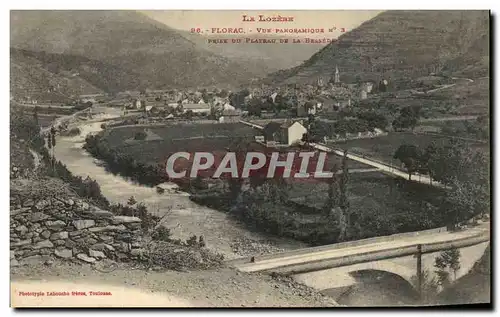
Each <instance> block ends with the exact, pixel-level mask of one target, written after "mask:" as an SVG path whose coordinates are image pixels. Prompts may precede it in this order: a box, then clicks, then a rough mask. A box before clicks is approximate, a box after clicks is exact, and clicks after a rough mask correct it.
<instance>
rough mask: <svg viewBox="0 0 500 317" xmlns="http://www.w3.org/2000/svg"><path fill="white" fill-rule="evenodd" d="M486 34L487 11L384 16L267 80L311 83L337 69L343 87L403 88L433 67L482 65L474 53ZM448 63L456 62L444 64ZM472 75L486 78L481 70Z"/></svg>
mask: <svg viewBox="0 0 500 317" xmlns="http://www.w3.org/2000/svg"><path fill="white" fill-rule="evenodd" d="M488 28H489V17H488V12H487V11H468V12H464V11H386V12H383V13H381V14H380V15H378V16H376V17H375V18H373V19H371V20H369V21H367V22H365V23H363V24H362V25H360V26H359V27H358V28H356V29H354V30H352V31H350V32H348V33H346V34H344V35H342V36H341V37H340V38H339V39H338V41H336V42H334V43H332V44H330V45H328V46H326V47H325V48H323V49H322V50H321V51H319V52H318V53H316V54H315V55H313V56H312V57H311V58H310V59H309V60H308V61H306V62H305V63H303V64H302V65H300V66H298V67H295V68H292V69H289V70H285V71H282V72H277V73H275V74H273V75H272V76H270V79H272V80H275V81H280V82H283V83H294V82H305V81H311V80H314V79H315V78H317V76H320V75H321V76H330V75H331V74H332V72H333V70H334V69H335V65H338V66H339V69H340V71H341V75H342V80H343V81H344V82H353V81H354V79H355V77H356V76H357V75H360V76H361V77H362V78H363V80H380V78H382V76H383V77H385V78H389V79H390V81H391V82H393V84H394V85H395V86H396V87H398V86H401V87H402V86H404V85H405V83H404V80H406V79H408V78H412V77H419V76H423V75H427V74H429V73H430V72H431V71H432V67H431V66H433V65H437V64H441V65H443V66H444V65H446V67H445V70H446V71H447V72H449V73H452V74H454V73H457V72H459V71H460V68H461V67H464V65H463V64H462V63H460V62H458V61H459V60H460V59H461V60H463V61H467V62H468V63H471V64H474V65H475V64H476V63H480V62H481V61H483V60H485V58H487V56H488V52H487V51H485V50H484V49H482V50H476V49H474V47H477V46H478V45H479V44H481V45H482V46H484V42H486V41H487V40H488V36H487V35H488V34H489V29H488ZM478 41H479V42H478ZM485 55H486V56H485ZM457 58H458V59H457ZM452 60H457V62H450V63H448V62H449V61H452ZM447 63H448V64H447ZM466 65H468V64H466ZM372 68H373V70H372ZM475 75H476V76H479V75H481V76H485V75H487V73H486V72H485V71H484V70H483V71H481V72H477V73H475ZM401 80H402V81H401Z"/></svg>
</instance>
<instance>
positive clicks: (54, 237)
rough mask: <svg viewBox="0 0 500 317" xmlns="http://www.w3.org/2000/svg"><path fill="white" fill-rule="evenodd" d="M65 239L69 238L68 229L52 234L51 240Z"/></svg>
mask: <svg viewBox="0 0 500 317" xmlns="http://www.w3.org/2000/svg"><path fill="white" fill-rule="evenodd" d="M64 239H68V232H67V231H61V232H56V233H53V234H52V235H51V236H50V240H64Z"/></svg>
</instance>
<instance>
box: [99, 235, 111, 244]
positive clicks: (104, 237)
mask: <svg viewBox="0 0 500 317" xmlns="http://www.w3.org/2000/svg"><path fill="white" fill-rule="evenodd" d="M99 240H101V241H102V242H104V243H112V242H113V237H110V236H108V235H105V234H101V235H99Z"/></svg>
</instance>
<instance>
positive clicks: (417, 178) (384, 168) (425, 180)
mask: <svg viewBox="0 0 500 317" xmlns="http://www.w3.org/2000/svg"><path fill="white" fill-rule="evenodd" d="M239 122H240V123H243V124H245V125H248V126H251V127H254V128H256V129H261V130H262V129H263V127H262V126H260V125H258V124H255V123H251V122H248V121H243V120H240V121H239ZM309 145H310V146H312V147H313V148H315V149H317V150H320V151H324V152H329V153H334V154H336V155H339V156H344V151H343V150H336V149H331V148H329V147H327V146H326V145H323V144H317V143H309ZM347 158H349V159H351V160H353V161H357V162H360V163H363V164H366V165H369V166H372V167H374V168H376V169H378V170H380V171H381V172H385V173H387V174H390V175H394V176H397V177H401V178H404V179H407V180H410V174H408V173H407V172H403V171H401V170H399V169H397V168H395V167H393V166H390V165H387V164H383V163H380V162H377V161H375V160H372V159H369V158H366V157H361V156H359V155H355V154H352V153H348V154H347ZM412 176H413V178H411V181H414V182H417V183H422V184H428V185H431V186H434V187H439V188H446V187H445V186H444V185H443V184H441V183H439V182H437V181H432V179H431V178H430V177H429V176H427V175H421V174H412Z"/></svg>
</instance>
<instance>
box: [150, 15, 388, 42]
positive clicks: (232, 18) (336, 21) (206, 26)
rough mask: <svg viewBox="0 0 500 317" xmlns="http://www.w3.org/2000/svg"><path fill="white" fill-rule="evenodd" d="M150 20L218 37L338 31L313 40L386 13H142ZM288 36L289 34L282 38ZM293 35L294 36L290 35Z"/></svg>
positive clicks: (317, 35)
mask: <svg viewBox="0 0 500 317" xmlns="http://www.w3.org/2000/svg"><path fill="white" fill-rule="evenodd" d="M142 12H143V13H145V14H146V15H148V16H149V17H151V18H153V19H155V20H157V21H160V22H162V23H165V24H166V25H168V26H170V27H173V28H176V29H181V30H188V31H189V30H191V29H192V28H195V29H196V28H200V29H201V30H202V32H203V33H202V35H210V36H214V35H216V34H213V33H211V32H212V30H211V29H212V28H220V29H222V28H244V31H245V32H248V33H257V28H272V29H274V28H285V27H286V28H323V29H325V32H326V31H327V29H329V28H333V27H335V28H336V30H335V31H334V32H332V33H330V34H329V35H328V36H327V33H324V34H308V35H307V36H311V37H318V38H319V37H332V38H336V37H338V36H339V35H341V29H342V28H344V29H345V30H346V31H349V30H352V29H353V28H355V27H357V26H359V25H360V24H361V23H363V22H365V21H367V20H369V19H371V18H373V17H374V16H376V15H377V14H379V13H380V12H382V11H351V10H296V11H290V10H283V11H267V10H262V11H252V10H248V11H239V10H238V11H236V10H213V11H209V10H205V11H201V10H197V11H193V10H172V11H142ZM243 15H247V16H254V17H255V20H256V21H255V22H243ZM259 15H264V16H278V15H280V16H282V17H293V20H294V21H293V22H258V21H257V20H258V16H259ZM279 35H287V34H279ZM288 35H292V34H288ZM293 36H297V34H295V35H293Z"/></svg>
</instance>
